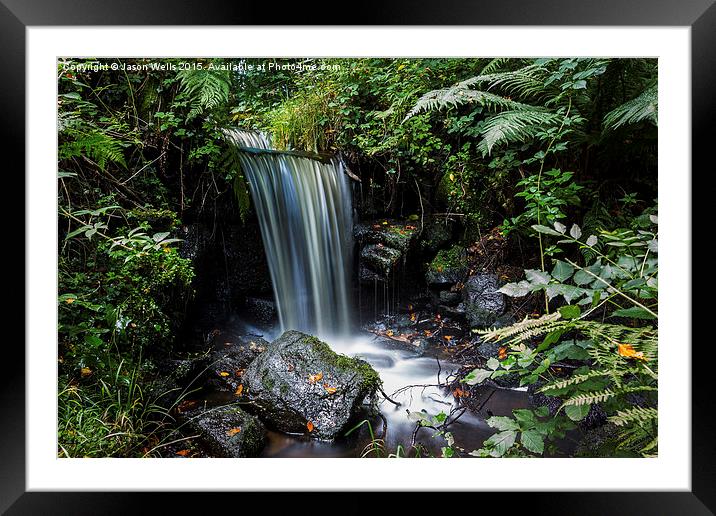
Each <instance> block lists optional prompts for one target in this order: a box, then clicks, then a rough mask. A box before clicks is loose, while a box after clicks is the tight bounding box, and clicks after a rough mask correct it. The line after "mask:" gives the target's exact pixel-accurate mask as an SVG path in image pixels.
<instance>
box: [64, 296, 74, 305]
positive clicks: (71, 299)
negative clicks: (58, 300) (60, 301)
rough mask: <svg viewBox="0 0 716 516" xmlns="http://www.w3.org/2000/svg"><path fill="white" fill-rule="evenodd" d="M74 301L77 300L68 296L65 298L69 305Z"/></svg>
mask: <svg viewBox="0 0 716 516" xmlns="http://www.w3.org/2000/svg"><path fill="white" fill-rule="evenodd" d="M74 302H75V300H74V299H73V298H71V297H68V298H67V299H65V303H67V304H68V305H71V304H72V303H74Z"/></svg>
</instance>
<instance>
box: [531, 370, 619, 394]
mask: <svg viewBox="0 0 716 516" xmlns="http://www.w3.org/2000/svg"><path fill="white" fill-rule="evenodd" d="M602 376H609V371H601V370H594V371H589V372H588V373H584V374H575V375H573V376H570V377H569V378H564V379H561V380H557V381H555V382H552V383H549V384H547V385H544V386H542V387H540V388H539V390H538V392H547V391H552V390H559V389H564V388H565V387H569V386H570V385H576V384H578V383H583V382H586V381H587V380H589V379H591V378H598V377H602Z"/></svg>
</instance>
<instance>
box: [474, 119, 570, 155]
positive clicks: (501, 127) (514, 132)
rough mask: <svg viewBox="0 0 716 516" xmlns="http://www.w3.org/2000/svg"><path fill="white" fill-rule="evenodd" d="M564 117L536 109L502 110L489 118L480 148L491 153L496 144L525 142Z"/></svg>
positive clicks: (487, 153)
mask: <svg viewBox="0 0 716 516" xmlns="http://www.w3.org/2000/svg"><path fill="white" fill-rule="evenodd" d="M561 121H562V117H561V116H560V115H557V114H555V113H549V112H546V111H536V110H510V111H502V112H501V113H497V114H496V115H494V116H492V117H490V118H488V119H487V120H486V121H485V125H484V126H483V129H482V131H481V132H480V134H481V136H482V140H481V141H480V143H479V144H478V149H479V150H481V151H482V153H483V155H489V154H490V153H491V152H492V148H493V147H494V146H495V145H498V144H503V143H510V142H525V141H527V140H531V139H532V138H534V137H535V135H536V134H537V133H538V132H541V131H544V130H545V128H547V127H549V126H556V125H558V124H559V123H560V122H561Z"/></svg>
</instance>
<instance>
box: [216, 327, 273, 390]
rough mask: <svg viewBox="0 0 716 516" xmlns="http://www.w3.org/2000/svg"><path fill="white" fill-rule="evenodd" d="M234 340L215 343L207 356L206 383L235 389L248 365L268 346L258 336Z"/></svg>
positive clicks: (225, 388) (222, 388)
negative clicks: (213, 349) (212, 350)
mask: <svg viewBox="0 0 716 516" xmlns="http://www.w3.org/2000/svg"><path fill="white" fill-rule="evenodd" d="M234 340H236V342H226V343H224V344H223V346H222V345H220V344H218V343H217V344H215V349H216V350H215V351H214V352H213V353H212V354H211V356H210V357H209V364H208V380H207V384H208V385H209V386H211V387H212V388H214V389H216V390H220V391H235V390H236V389H238V387H239V385H241V384H242V383H243V381H242V380H243V379H242V375H243V374H244V371H245V370H246V368H247V367H248V365H249V364H250V363H251V362H252V361H253V360H254V359H255V358H256V357H257V356H259V355H260V354H261V353H263V352H264V351H265V350H266V348H267V347H268V345H269V343H268V342H267V341H265V340H264V339H262V338H260V337H251V336H244V337H239V338H237V339H234Z"/></svg>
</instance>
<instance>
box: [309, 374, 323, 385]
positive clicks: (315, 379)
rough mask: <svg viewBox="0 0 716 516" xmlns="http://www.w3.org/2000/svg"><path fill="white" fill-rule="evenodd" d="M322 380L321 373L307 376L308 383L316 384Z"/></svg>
mask: <svg viewBox="0 0 716 516" xmlns="http://www.w3.org/2000/svg"><path fill="white" fill-rule="evenodd" d="M322 378H323V373H316V374H312V375H309V376H308V383H310V384H314V383H316V382H320V381H321V379H322Z"/></svg>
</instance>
